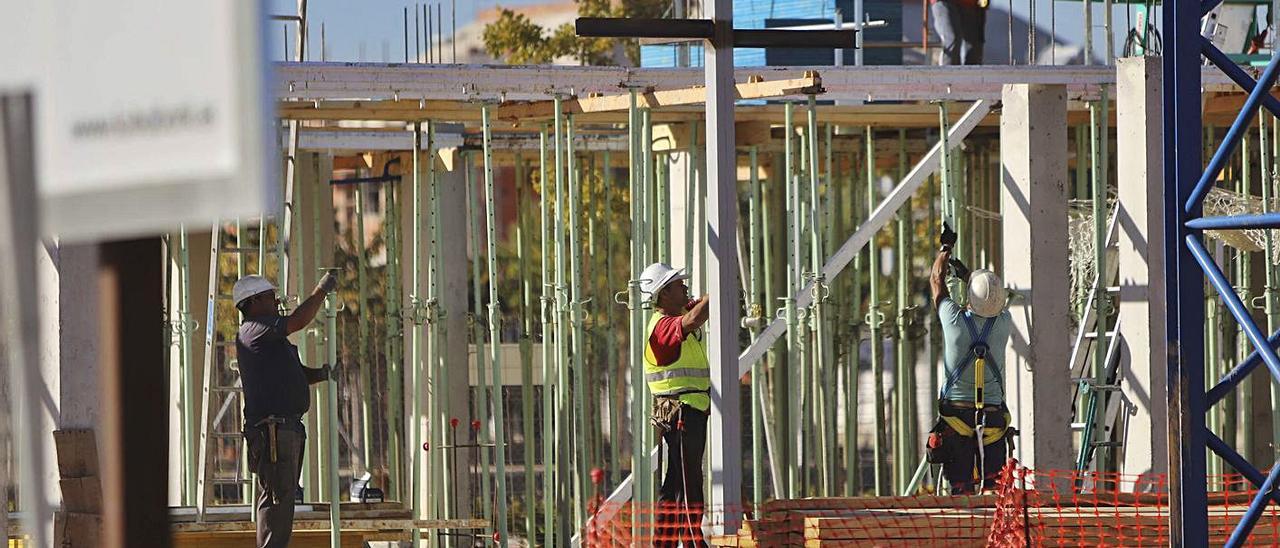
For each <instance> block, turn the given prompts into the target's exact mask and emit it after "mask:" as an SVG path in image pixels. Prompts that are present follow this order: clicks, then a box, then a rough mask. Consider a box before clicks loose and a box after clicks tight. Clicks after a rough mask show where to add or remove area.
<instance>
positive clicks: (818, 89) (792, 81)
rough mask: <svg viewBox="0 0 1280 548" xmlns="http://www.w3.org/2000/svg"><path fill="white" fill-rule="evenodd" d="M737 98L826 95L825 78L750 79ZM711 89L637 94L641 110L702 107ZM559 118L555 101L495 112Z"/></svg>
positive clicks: (613, 103) (613, 108)
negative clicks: (823, 82) (824, 90)
mask: <svg viewBox="0 0 1280 548" xmlns="http://www.w3.org/2000/svg"><path fill="white" fill-rule="evenodd" d="M734 91H735V96H736V99H739V100H742V99H765V98H769V97H784V96H787V95H808V94H819V93H822V92H823V90H822V78H821V77H819V76H818V74H817V73H812V74H806V75H804V76H803V77H800V78H788V79H783V80H750V81H747V82H741V83H738V84H735V86H734ZM706 100H707V90H706V88H705V87H702V86H694V87H689V88H681V89H669V90H656V91H655V90H649V91H645V92H644V93H638V94H636V105H637V106H638V107H640V108H662V107H671V106H676V105H698V104H702V103H704V102H706ZM560 105H561V109H562V110H563V111H564V113H565V114H575V115H577V114H592V113H600V112H625V111H627V110H628V109H629V108H630V107H631V94H630V93H619V94H611V95H599V96H594V97H578V98H574V99H569V100H567V101H561V103H560ZM554 116H555V102H554V101H533V102H519V103H513V104H506V105H501V106H499V107H498V108H496V109H493V118H494V119H495V120H508V121H520V122H525V121H532V120H545V119H548V118H552V117H554Z"/></svg>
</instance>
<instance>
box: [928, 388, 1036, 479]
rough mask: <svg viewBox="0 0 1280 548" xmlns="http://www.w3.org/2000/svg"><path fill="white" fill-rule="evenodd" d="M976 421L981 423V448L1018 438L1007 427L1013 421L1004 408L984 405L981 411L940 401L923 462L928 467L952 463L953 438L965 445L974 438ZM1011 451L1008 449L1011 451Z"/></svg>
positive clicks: (951, 402)
mask: <svg viewBox="0 0 1280 548" xmlns="http://www.w3.org/2000/svg"><path fill="white" fill-rule="evenodd" d="M979 420H981V421H982V425H983V427H982V445H984V446H986V445H992V444H994V443H996V442H999V441H1000V440H1006V439H1007V440H1009V442H1010V444H1011V445H1012V437H1013V436H1015V435H1017V432H1018V431H1017V429H1016V428H1013V427H1012V426H1010V425H1009V424H1010V423H1011V422H1012V421H1013V417H1012V416H1011V415H1010V414H1009V408H1008V407H1006V406H1005V405H1004V404H999V405H991V404H985V405H983V406H982V408H981V409H979V408H978V406H977V405H975V404H974V403H973V402H965V401H956V400H940V401H939V402H938V420H937V422H935V423H934V425H933V429H932V430H930V431H929V441H928V443H927V444H926V446H925V458H926V459H927V460H928V461H929V463H931V464H945V463H949V462H951V461H952V460H954V458H955V455H954V452H955V451H954V448H955V446H956V442H958V441H961V440H955V439H954V438H956V437H959V438H967V439H966V440H964V442H965V443H973V442H972V441H968V440H969V439H972V438H974V437H975V435H976V434H977V429H978V425H979ZM1011 449H1012V447H1010V450H1011Z"/></svg>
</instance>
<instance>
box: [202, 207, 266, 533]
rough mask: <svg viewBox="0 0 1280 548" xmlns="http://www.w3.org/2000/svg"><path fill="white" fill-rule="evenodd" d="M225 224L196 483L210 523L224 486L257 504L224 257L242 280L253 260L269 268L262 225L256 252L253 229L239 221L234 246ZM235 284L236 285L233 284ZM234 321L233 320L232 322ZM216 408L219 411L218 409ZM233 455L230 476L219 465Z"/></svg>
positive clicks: (216, 236) (212, 292)
mask: <svg viewBox="0 0 1280 548" xmlns="http://www.w3.org/2000/svg"><path fill="white" fill-rule="evenodd" d="M226 228H227V227H225V226H224V225H223V224H222V223H220V222H219V223H216V224H214V225H213V231H212V238H211V249H210V254H209V292H208V307H209V308H208V313H207V316H206V318H205V340H204V375H203V382H202V390H201V393H202V403H201V408H200V440H199V441H200V451H199V459H200V460H199V463H198V468H199V473H198V475H197V477H196V482H197V483H196V486H197V487H196V492H197V496H196V514H197V516H198V517H199V518H200V519H203V518H204V515H205V510H206V509H207V508H208V506H210V505H213V504H215V503H216V501H218V500H220V499H223V498H226V497H224V496H219V495H220V494H221V493H220V492H219V488H220V486H226V485H233V486H238V487H239V488H240V491H241V494H240V497H242V498H243V499H244V500H246V501H250V500H252V497H251V496H250V495H251V493H250V492H251V490H252V482H251V481H250V476H249V473H248V461H247V458H246V455H245V452H244V444H243V443H242V441H241V432H240V427H241V423H242V419H241V415H242V407H241V405H240V403H241V396H242V394H243V389H242V388H241V383H240V370H239V367H238V364H237V363H236V359H235V353H234V352H235V351H234V348H235V344H236V339H235V329H234V326H235V325H237V324H238V323H239V322H238V319H239V318H238V316H239V313H238V312H232V313H231V314H227V313H225V312H223V313H221V314H220V313H219V309H223V310H224V311H225V310H226V309H227V308H228V307H231V308H232V310H234V303H232V302H231V295H230V294H228V293H223V291H224V290H223V289H222V288H223V287H224V285H225V284H223V282H224V280H223V276H224V274H227V273H225V272H223V270H224V269H223V268H222V259H223V256H224V255H230V256H234V257H235V262H236V268H235V272H234V273H233V274H235V275H236V278H237V279H238V278H239V277H240V276H243V275H244V274H245V262H246V261H245V258H246V257H248V256H253V257H255V258H256V259H257V264H258V270H257V272H258V273H259V274H261V273H262V272H263V268H264V267H265V262H266V261H265V257H266V249H265V248H266V245H265V244H266V237H265V236H266V233H265V231H264V230H263V228H264V225H263V224H261V223H259V225H258V226H257V227H256V228H257V233H258V234H257V238H256V241H257V244H258V245H257V246H256V247H250V246H247V245H245V244H246V243H247V242H246V240H248V241H253V240H254V238H246V237H245V236H246V233H247V232H249V231H250V229H249V227H245V226H243V225H242V223H241V222H240V221H236V222H235V225H234V229H233V230H232V231H231V232H234V244H235V245H229V244H230V242H231V241H232V240H231V236H232V235H231V234H229V233H228V230H227V229H226ZM230 281H231V282H233V283H234V281H235V280H230ZM227 316H230V317H227ZM228 322H232V327H233V329H232V330H231V331H230V332H229V333H228V332H226V331H225V330H224V329H220V328H222V327H223V326H225V325H226V324H227V323H228ZM215 406H216V409H215ZM227 450H230V451H231V452H233V453H235V454H236V459H235V462H237V463H238V465H237V466H236V467H235V469H234V470H233V471H232V472H231V474H227V473H226V470H224V469H222V468H220V467H219V466H218V464H219V463H220V462H223V460H222V459H219V458H218V457H219V455H221V454H223V452H224V451H227Z"/></svg>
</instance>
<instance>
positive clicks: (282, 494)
mask: <svg viewBox="0 0 1280 548" xmlns="http://www.w3.org/2000/svg"><path fill="white" fill-rule="evenodd" d="M337 285H338V280H337V278H335V277H334V276H333V274H332V273H330V274H325V276H324V277H323V278H321V279H320V283H319V284H317V285H316V288H315V290H313V291H312V292H311V296H310V297H308V298H307V299H306V300H305V301H302V304H301V305H298V308H297V309H296V310H294V311H293V313H292V314H290V315H288V316H282V315H281V314H280V310H279V308H278V305H277V302H276V288H275V287H274V286H272V285H271V282H269V281H267V279H266V278H263V277H262V276H245V277H243V278H240V279H239V280H238V281H236V284H235V286H234V287H233V288H232V290H231V293H232V299H234V300H235V304H236V308H238V309H240V312H241V313H242V314H243V315H244V321H243V322H242V323H241V324H240V330H239V331H238V332H237V333H236V359H237V360H238V362H239V364H240V379H241V383H242V385H243V387H244V440H245V445H247V446H248V449H249V470H250V471H252V472H253V474H254V475H255V476H256V477H257V488H258V489H257V490H258V497H257V500H256V501H255V508H256V511H257V519H256V522H257V527H258V539H257V540H258V543H257V545H258V546H259V548H265V547H272V548H277V547H278V548H283V547H286V546H288V545H289V537H290V536H291V535H292V534H293V505H294V498H295V497H296V496H297V492H298V477H299V475H300V473H301V472H302V457H303V447H304V445H305V444H306V439H307V433H306V429H305V428H304V427H303V425H302V415H303V414H305V413H306V412H307V410H308V409H310V408H311V391H310V390H309V389H308V388H307V387H308V386H309V385H311V384H315V383H317V382H321V381H324V380H328V379H329V378H330V377H331V376H332V371H331V367H330V366H329V364H325V365H324V366H323V367H321V368H319V369H313V368H310V367H304V366H303V365H302V360H301V359H299V357H298V347H297V346H294V345H293V343H290V342H289V339H288V336H289V335H290V334H293V333H296V332H298V331H301V330H302V329H303V328H305V327H307V325H308V324H310V323H311V321H312V320H314V319H315V317H316V312H318V311H319V310H320V306H321V305H322V304H323V303H324V299H325V296H327V295H328V294H329V293H330V292H332V291H333V290H334V288H336V287H337Z"/></svg>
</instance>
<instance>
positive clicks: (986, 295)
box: [969, 270, 1009, 318]
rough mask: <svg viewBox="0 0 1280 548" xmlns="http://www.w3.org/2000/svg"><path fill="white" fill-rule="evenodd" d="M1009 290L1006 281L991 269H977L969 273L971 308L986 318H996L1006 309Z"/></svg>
mask: <svg viewBox="0 0 1280 548" xmlns="http://www.w3.org/2000/svg"><path fill="white" fill-rule="evenodd" d="M1008 297H1009V292H1008V291H1007V290H1006V289H1005V288H1004V282H1002V281H1000V277H999V276H996V274H995V273H994V272H992V271H990V270H975V271H973V273H972V274H970V275H969V309H970V310H972V311H973V313H974V314H977V315H979V316H982V317H984V318H994V317H996V316H999V315H1000V312H1001V311H1002V310H1004V305H1005V301H1006V300H1008Z"/></svg>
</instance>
